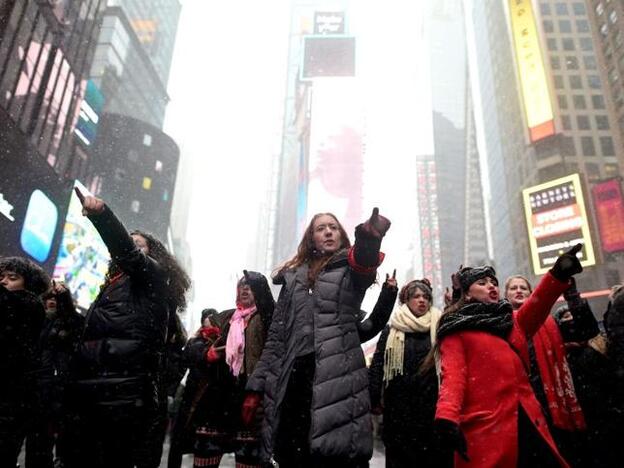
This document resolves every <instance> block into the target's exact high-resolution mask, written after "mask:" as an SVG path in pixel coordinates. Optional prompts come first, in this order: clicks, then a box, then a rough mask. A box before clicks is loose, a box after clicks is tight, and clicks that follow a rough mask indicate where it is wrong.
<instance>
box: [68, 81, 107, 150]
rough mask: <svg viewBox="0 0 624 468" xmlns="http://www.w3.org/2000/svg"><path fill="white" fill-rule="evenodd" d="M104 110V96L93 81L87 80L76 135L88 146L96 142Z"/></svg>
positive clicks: (75, 130) (75, 129)
mask: <svg viewBox="0 0 624 468" xmlns="http://www.w3.org/2000/svg"><path fill="white" fill-rule="evenodd" d="M103 108H104V95H103V94H102V93H101V92H100V89H99V88H98V87H97V86H96V84H95V83H94V82H93V81H92V80H87V82H86V85H85V90H84V96H83V98H82V102H81V103H80V113H79V114H78V121H77V122H76V127H75V128H74V133H76V135H77V136H78V138H79V139H80V141H82V142H83V143H84V144H85V145H86V146H90V145H91V144H92V143H93V141H94V140H95V136H96V133H97V126H98V123H99V121H100V115H101V114H102V109H103Z"/></svg>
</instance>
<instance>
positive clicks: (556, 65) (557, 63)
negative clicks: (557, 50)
mask: <svg viewBox="0 0 624 468" xmlns="http://www.w3.org/2000/svg"><path fill="white" fill-rule="evenodd" d="M550 68H552V69H553V70H559V69H561V60H559V57H557V56H556V55H551V56H550Z"/></svg>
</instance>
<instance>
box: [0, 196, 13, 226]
mask: <svg viewBox="0 0 624 468" xmlns="http://www.w3.org/2000/svg"><path fill="white" fill-rule="evenodd" d="M13 208H14V207H13V205H11V204H10V203H9V202H8V200H5V198H4V194H2V193H0V213H2V214H3V215H4V216H5V217H6V219H8V220H9V221H15V218H14V217H13V215H12V214H11V211H13Z"/></svg>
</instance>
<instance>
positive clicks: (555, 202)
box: [522, 174, 596, 275]
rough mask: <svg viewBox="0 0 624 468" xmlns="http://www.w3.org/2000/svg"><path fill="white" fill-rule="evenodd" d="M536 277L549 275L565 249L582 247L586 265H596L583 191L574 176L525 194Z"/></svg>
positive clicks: (539, 186)
mask: <svg viewBox="0 0 624 468" xmlns="http://www.w3.org/2000/svg"><path fill="white" fill-rule="evenodd" d="M522 195H523V198H524V210H525V213H526V220H527V227H528V233H529V244H530V246H531V256H532V258H533V271H534V272H535V274H536V275H540V274H542V273H546V271H548V270H549V269H550V267H552V265H553V264H554V263H555V261H556V260H557V257H558V256H559V255H561V254H562V253H563V252H564V251H565V250H567V249H569V248H570V247H572V246H573V245H575V244H577V243H579V242H580V243H582V244H583V249H582V250H581V252H580V253H579V257H580V260H581V264H582V265H583V266H589V265H595V263H596V260H595V258H594V248H593V246H592V241H591V235H590V233H589V225H588V223H587V213H586V211H585V202H584V200H583V190H582V188H581V181H580V178H579V175H578V174H572V175H569V176H566V177H562V178H560V179H556V180H552V181H550V182H546V183H544V184H541V185H536V186H534V187H529V188H527V189H525V190H523V191H522Z"/></svg>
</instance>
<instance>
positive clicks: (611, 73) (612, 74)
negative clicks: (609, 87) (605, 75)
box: [609, 68, 620, 84]
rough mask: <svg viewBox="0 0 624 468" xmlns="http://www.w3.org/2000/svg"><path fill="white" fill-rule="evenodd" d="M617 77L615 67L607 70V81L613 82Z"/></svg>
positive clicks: (618, 77)
mask: <svg viewBox="0 0 624 468" xmlns="http://www.w3.org/2000/svg"><path fill="white" fill-rule="evenodd" d="M619 79H620V74H619V72H618V69H617V68H612V69H611V70H609V83H610V84H613V83H615V82H616V81H617V80H619Z"/></svg>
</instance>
